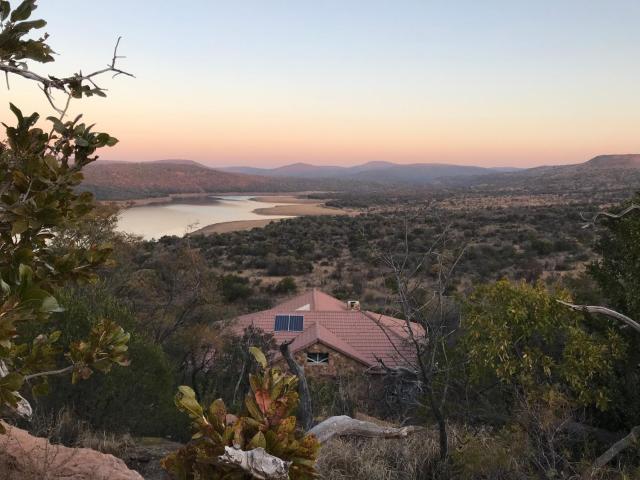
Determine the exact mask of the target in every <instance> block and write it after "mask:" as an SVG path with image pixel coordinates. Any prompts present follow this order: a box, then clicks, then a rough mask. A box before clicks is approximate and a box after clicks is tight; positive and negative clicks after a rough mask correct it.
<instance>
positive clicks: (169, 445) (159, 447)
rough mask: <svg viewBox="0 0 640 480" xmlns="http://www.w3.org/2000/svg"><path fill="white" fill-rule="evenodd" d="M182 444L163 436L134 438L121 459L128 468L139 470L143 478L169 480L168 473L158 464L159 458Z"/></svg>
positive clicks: (147, 479)
mask: <svg viewBox="0 0 640 480" xmlns="http://www.w3.org/2000/svg"><path fill="white" fill-rule="evenodd" d="M182 446H183V445H181V444H180V443H176V442H172V441H170V440H167V439H164V438H152V437H145V438H136V439H134V443H133V445H131V446H129V447H128V448H127V450H126V452H125V453H124V455H123V457H122V459H123V460H124V461H125V462H126V463H127V465H128V466H129V468H134V469H135V470H136V471H137V472H140V474H141V475H142V476H143V477H144V478H145V480H170V477H169V475H168V474H167V473H166V472H165V471H164V470H163V469H162V467H161V466H160V460H162V459H163V458H164V457H166V456H167V455H168V454H170V453H171V452H175V451H176V450H178V449H179V448H180V447H182Z"/></svg>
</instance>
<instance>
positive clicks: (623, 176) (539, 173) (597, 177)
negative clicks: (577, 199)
mask: <svg viewBox="0 0 640 480" xmlns="http://www.w3.org/2000/svg"><path fill="white" fill-rule="evenodd" d="M470 183H471V185H472V186H473V188H475V189H480V190H482V189H495V188H501V189H504V190H509V191H523V192H532V191H535V192H538V193H541V192H548V193H561V194H565V193H571V192H573V193H577V192H598V191H601V190H605V189H606V190H607V191H610V192H613V191H616V190H619V191H625V192H628V191H633V190H639V189H640V155H637V154H625V155H599V156H597V157H594V158H592V159H590V160H588V161H586V162H584V163H577V164H572V165H558V166H546V167H536V168H529V169H527V170H521V171H518V172H507V173H499V174H494V175H490V176H482V177H475V178H473V179H471V182H470Z"/></svg>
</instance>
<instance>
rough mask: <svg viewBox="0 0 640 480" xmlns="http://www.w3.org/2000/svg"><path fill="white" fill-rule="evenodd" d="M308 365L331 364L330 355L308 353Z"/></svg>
mask: <svg viewBox="0 0 640 480" xmlns="http://www.w3.org/2000/svg"><path fill="white" fill-rule="evenodd" d="M307 363H310V364H311V365H323V364H327V363H329V354H328V353H324V352H308V353H307Z"/></svg>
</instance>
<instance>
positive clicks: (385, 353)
mask: <svg viewBox="0 0 640 480" xmlns="http://www.w3.org/2000/svg"><path fill="white" fill-rule="evenodd" d="M251 325H253V326H255V327H257V328H259V329H261V330H263V331H265V332H270V333H272V334H273V335H274V337H275V339H276V341H277V342H278V344H280V343H282V342H284V341H290V340H293V342H292V343H291V344H290V346H289V349H290V351H291V353H292V354H293V355H294V357H295V358H296V361H297V362H298V363H299V364H301V365H304V366H305V371H306V372H307V373H308V374H311V375H314V374H318V375H323V376H325V375H329V376H331V375H334V376H335V375H337V374H338V373H341V372H347V371H354V370H355V371H358V370H360V371H365V370H366V371H372V370H375V369H376V368H379V367H380V362H379V361H378V359H380V360H382V362H384V364H385V365H386V366H388V367H396V366H408V364H411V363H413V361H414V359H415V349H414V348H413V346H412V344H411V341H410V336H411V332H410V331H409V328H411V329H412V331H413V333H414V334H416V335H417V336H418V335H420V333H418V332H422V330H421V329H420V327H419V326H418V325H416V324H408V323H407V322H406V321H404V320H400V319H397V318H393V317H389V316H385V315H380V314H377V313H373V312H369V311H366V310H361V308H360V303H359V302H357V301H349V302H343V301H341V300H338V299H337V298H334V297H332V296H330V295H327V294H326V293H323V292H321V291H320V290H317V289H313V290H311V291H307V292H305V293H303V294H301V295H298V296H296V297H294V298H292V299H290V300H287V301H285V302H283V303H281V304H279V305H276V306H275V307H273V308H271V309H269V310H263V311H261V312H256V313H251V314H248V315H243V316H241V317H238V318H237V319H236V321H235V322H234V329H238V330H244V329H245V328H247V327H249V326H251ZM274 361H275V362H282V361H283V359H282V357H281V356H280V355H279V354H277V356H276V357H275V359H274Z"/></svg>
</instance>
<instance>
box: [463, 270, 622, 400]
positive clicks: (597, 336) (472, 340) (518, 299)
mask: <svg viewBox="0 0 640 480" xmlns="http://www.w3.org/2000/svg"><path fill="white" fill-rule="evenodd" d="M558 298H559V299H562V300H569V296H568V294H567V293H566V292H562V291H560V292H557V293H556V294H555V295H551V294H550V293H549V292H548V291H547V290H546V288H545V287H544V285H543V284H542V283H538V284H536V285H529V284H526V283H512V282H509V281H507V280H501V281H498V282H495V283H492V284H486V285H481V286H479V287H477V288H476V290H475V291H474V292H473V293H472V294H471V295H470V296H469V298H468V299H467V301H466V304H465V306H464V310H465V315H464V325H463V327H464V331H465V334H464V340H463V348H464V350H465V351H466V355H467V356H468V357H467V358H468V360H469V362H468V363H469V368H470V372H471V375H472V377H473V378H474V379H475V380H476V381H482V380H483V379H484V380H489V381H490V380H491V379H497V380H498V381H499V382H501V383H502V384H503V385H507V386H509V387H511V388H513V389H515V390H517V391H518V393H520V394H525V395H532V396H538V397H541V396H544V395H545V393H546V392H548V391H549V389H551V388H554V389H560V391H562V392H564V393H566V394H569V395H570V396H571V397H572V398H573V399H574V400H575V401H576V402H577V404H579V405H584V406H587V405H594V406H595V407H596V408H598V409H599V410H606V409H607V408H609V406H610V402H611V400H612V391H611V388H610V387H611V386H610V385H609V383H610V379H611V378H612V377H613V372H614V368H615V364H616V362H619V361H620V360H622V359H623V358H625V355H626V346H627V345H626V342H625V341H624V340H623V338H622V336H621V335H620V334H619V333H618V332H617V331H616V330H615V329H614V328H613V327H610V328H605V329H603V330H602V331H594V330H592V329H589V328H587V326H586V325H585V323H584V319H583V317H582V315H580V314H579V313H575V312H573V311H570V310H568V309H567V308H565V307H564V306H563V305H562V304H560V303H559V302H557V301H556V299H558Z"/></svg>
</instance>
